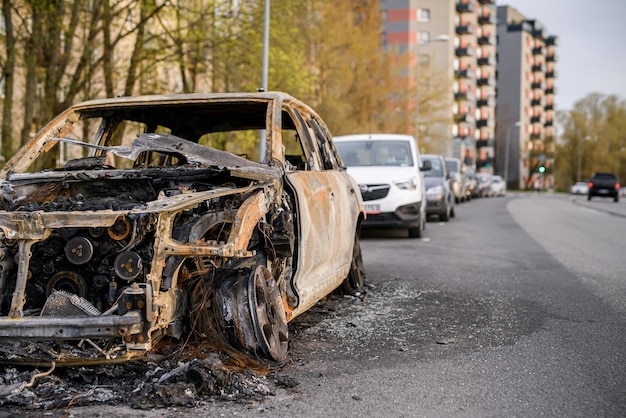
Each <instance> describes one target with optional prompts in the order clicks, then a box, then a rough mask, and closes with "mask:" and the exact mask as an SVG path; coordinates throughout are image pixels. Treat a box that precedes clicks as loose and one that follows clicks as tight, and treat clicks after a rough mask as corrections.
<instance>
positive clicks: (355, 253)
mask: <svg viewBox="0 0 626 418" xmlns="http://www.w3.org/2000/svg"><path fill="white" fill-rule="evenodd" d="M364 286H365V267H363V255H362V253H361V241H360V240H359V233H358V232H357V233H355V234H354V246H353V248H352V263H351V264H350V272H349V273H348V277H346V278H345V280H344V281H343V283H342V285H341V290H342V291H343V293H345V294H347V295H356V294H358V293H360V292H362V291H363V287H364Z"/></svg>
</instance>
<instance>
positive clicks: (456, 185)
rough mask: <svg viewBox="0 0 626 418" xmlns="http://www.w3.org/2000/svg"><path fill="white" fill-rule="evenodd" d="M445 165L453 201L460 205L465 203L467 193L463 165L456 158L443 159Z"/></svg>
mask: <svg viewBox="0 0 626 418" xmlns="http://www.w3.org/2000/svg"><path fill="white" fill-rule="evenodd" d="M445 161H446V165H447V166H448V171H449V173H450V181H451V184H452V191H453V192H454V200H455V202H456V203H460V202H463V201H465V199H466V196H467V193H466V189H465V187H466V183H465V170H464V168H463V164H462V163H461V160H460V159H458V158H451V157H446V158H445Z"/></svg>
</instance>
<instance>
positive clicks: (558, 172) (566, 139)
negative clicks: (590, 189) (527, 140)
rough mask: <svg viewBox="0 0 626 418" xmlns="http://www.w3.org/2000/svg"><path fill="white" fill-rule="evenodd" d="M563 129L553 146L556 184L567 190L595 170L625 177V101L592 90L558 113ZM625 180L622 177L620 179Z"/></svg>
mask: <svg viewBox="0 0 626 418" xmlns="http://www.w3.org/2000/svg"><path fill="white" fill-rule="evenodd" d="M559 121H560V123H561V125H562V127H563V133H562V135H561V138H560V141H559V143H558V144H557V147H556V168H555V177H556V183H557V186H558V187H560V188H562V189H564V190H568V189H569V187H570V186H571V184H573V183H574V182H576V181H578V180H579V179H580V180H581V181H585V180H586V179H587V178H589V177H590V176H591V174H592V173H594V172H596V171H608V172H615V173H617V174H618V176H619V177H620V179H626V134H625V132H626V102H624V100H621V99H619V98H618V97H616V96H614V95H603V94H600V93H591V94H589V95H587V96H586V97H585V98H583V99H581V100H579V101H578V102H576V104H575V105H574V109H572V110H570V111H568V112H566V113H561V114H559ZM622 181H624V180H622Z"/></svg>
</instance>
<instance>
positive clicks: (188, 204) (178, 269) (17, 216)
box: [0, 92, 364, 364]
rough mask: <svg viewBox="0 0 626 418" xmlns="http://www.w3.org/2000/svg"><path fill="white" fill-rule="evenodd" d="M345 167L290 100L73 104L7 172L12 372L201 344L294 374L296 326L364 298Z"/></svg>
mask: <svg viewBox="0 0 626 418" xmlns="http://www.w3.org/2000/svg"><path fill="white" fill-rule="evenodd" d="M259 131H264V132H265V138H266V141H265V142H264V143H259V134H258V132H259ZM340 161H341V160H340V156H339V154H338V153H337V152H336V149H335V146H334V144H333V141H332V137H331V134H330V133H329V131H328V129H327V128H326V126H325V125H324V122H323V121H322V119H321V118H320V117H319V116H318V115H317V114H316V113H315V112H314V111H313V110H312V109H311V108H310V107H308V106H307V105H306V104H305V103H302V102H300V101H299V100H297V99H295V98H293V97H291V96H289V95H287V94H284V93H279V92H267V93H251V94H248V93H223V94H185V95H169V96H144V97H121V98H115V99H105V100H93V101H89V102H84V103H80V104H77V105H74V106H72V107H70V108H69V109H67V110H65V111H64V112H62V113H61V114H60V115H58V116H57V117H56V118H55V119H54V120H52V121H51V122H50V123H49V124H48V125H46V126H45V127H44V128H43V129H42V130H41V131H40V132H39V133H37V134H36V135H35V136H34V138H33V139H32V140H31V141H30V142H29V143H28V144H27V145H26V146H24V147H23V148H22V149H21V150H20V151H19V152H17V154H16V155H15V156H14V157H13V158H11V159H10V160H9V161H8V162H7V164H6V165H5V167H4V168H3V169H2V171H0V192H1V199H0V254H2V257H1V261H0V265H1V267H2V269H1V270H2V276H1V279H2V281H1V285H2V286H1V288H0V291H1V292H0V315H1V317H0V358H2V359H3V361H14V362H18V363H20V362H24V361H26V360H27V359H29V360H28V361H31V360H30V359H33V358H34V359H35V360H36V361H38V362H44V363H50V362H56V363H60V362H65V361H67V362H68V363H73V364H84V363H90V362H103V361H106V362H111V361H116V362H117V361H120V360H128V359H132V358H136V357H137V356H143V355H145V354H146V352H147V351H150V350H152V349H154V347H155V344H156V343H157V341H158V340H159V339H160V338H161V337H163V336H169V337H171V338H181V337H184V336H186V335H190V334H192V335H194V336H196V338H198V339H199V340H200V341H204V340H206V341H209V342H211V343H212V344H218V345H219V346H221V347H224V349H230V350H232V349H234V350H237V351H240V352H242V353H245V354H247V355H249V356H254V357H258V358H261V359H270V360H276V361H282V360H284V359H285V357H286V355H287V346H288V326H287V323H288V322H289V321H290V320H292V319H293V318H295V317H296V316H297V315H299V314H301V313H303V312H305V311H306V310H307V309H309V308H310V307H311V306H313V305H314V304H315V303H316V302H317V301H319V300H320V299H321V298H323V297H324V296H326V295H328V294H329V293H330V292H332V291H333V290H335V289H337V288H339V287H341V289H342V290H343V291H345V292H348V293H353V294H354V293H356V292H359V291H360V290H361V289H362V287H363V281H364V269H363V262H362V258H361V251H360V245H359V224H360V222H361V220H362V219H363V216H364V212H363V202H362V199H361V195H360V193H359V188H358V185H357V184H356V182H355V181H354V179H353V178H352V177H350V175H348V173H347V172H346V170H345V169H344V168H342V167H341V165H340ZM185 324H187V325H185ZM35 343H36V344H35ZM61 343H63V344H61Z"/></svg>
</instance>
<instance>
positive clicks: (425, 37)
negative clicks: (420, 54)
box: [417, 31, 430, 45]
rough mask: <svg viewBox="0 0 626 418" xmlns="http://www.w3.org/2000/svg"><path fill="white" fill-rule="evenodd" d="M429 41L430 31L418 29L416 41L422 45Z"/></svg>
mask: <svg viewBox="0 0 626 418" xmlns="http://www.w3.org/2000/svg"><path fill="white" fill-rule="evenodd" d="M429 42H430V32H426V31H419V32H418V34H417V43H418V44H420V45H424V44H427V43H429Z"/></svg>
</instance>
